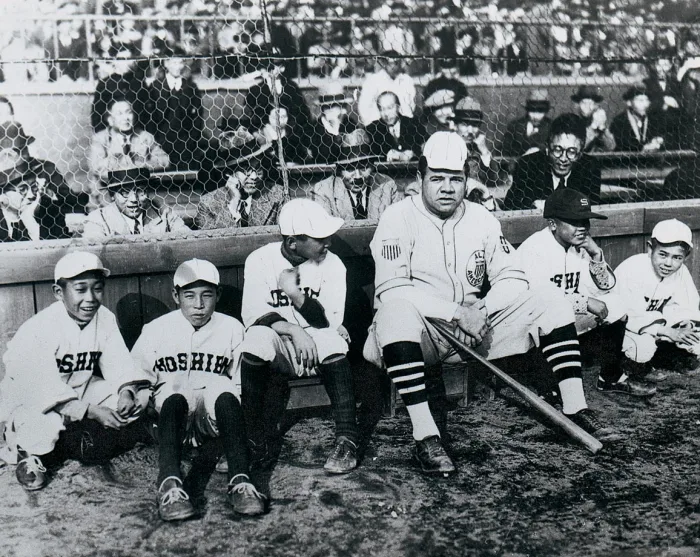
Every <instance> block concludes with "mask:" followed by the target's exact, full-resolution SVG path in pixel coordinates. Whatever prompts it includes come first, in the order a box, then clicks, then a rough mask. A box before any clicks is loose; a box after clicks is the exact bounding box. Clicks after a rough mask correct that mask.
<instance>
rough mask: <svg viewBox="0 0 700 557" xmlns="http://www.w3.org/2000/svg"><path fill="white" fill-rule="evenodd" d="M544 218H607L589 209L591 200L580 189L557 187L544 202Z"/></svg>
mask: <svg viewBox="0 0 700 557" xmlns="http://www.w3.org/2000/svg"><path fill="white" fill-rule="evenodd" d="M543 216H544V218H546V219H550V218H557V219H562V220H585V219H604V220H605V219H607V218H608V217H606V216H605V215H601V214H600V213H594V212H593V211H591V200H590V199H588V197H586V196H585V195H584V194H582V193H581V192H580V191H576V190H573V189H571V188H557V189H556V190H554V193H553V194H552V195H550V196H549V197H548V198H547V200H546V201H545V202H544V214H543Z"/></svg>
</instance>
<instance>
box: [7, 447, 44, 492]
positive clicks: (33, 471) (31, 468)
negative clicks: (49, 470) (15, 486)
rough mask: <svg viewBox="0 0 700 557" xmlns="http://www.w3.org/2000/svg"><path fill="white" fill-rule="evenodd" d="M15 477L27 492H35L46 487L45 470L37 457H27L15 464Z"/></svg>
mask: <svg viewBox="0 0 700 557" xmlns="http://www.w3.org/2000/svg"><path fill="white" fill-rule="evenodd" d="M15 475H16V476H17V481H18V482H19V483H20V485H21V486H22V487H23V488H24V489H26V490H27V491H37V490H38V489H41V488H42V487H44V486H45V485H46V482H47V478H46V468H44V465H43V464H42V462H41V459H40V458H39V457H38V456H34V455H29V456H27V457H25V458H23V459H22V460H20V461H19V462H18V463H17V468H16V469H15Z"/></svg>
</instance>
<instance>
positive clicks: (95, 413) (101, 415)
mask: <svg viewBox="0 0 700 557" xmlns="http://www.w3.org/2000/svg"><path fill="white" fill-rule="evenodd" d="M87 417H88V418H90V419H91V420H95V421H96V422H97V423H98V424H100V425H102V426H104V427H108V428H110V429H119V428H121V427H122V426H123V425H124V424H125V423H126V420H124V418H122V417H121V416H120V415H119V414H118V412H117V411H116V410H112V409H111V408H107V407H105V406H97V405H96V404H91V405H90V406H88V411H87Z"/></svg>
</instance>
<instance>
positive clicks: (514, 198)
mask: <svg viewBox="0 0 700 557" xmlns="http://www.w3.org/2000/svg"><path fill="white" fill-rule="evenodd" d="M585 142H586V122H585V121H584V120H583V118H581V117H580V116H577V115H576V114H571V113H567V114H562V115H561V116H558V117H557V118H555V119H554V121H553V122H552V126H551V128H550V132H549V139H548V140H547V146H546V147H545V149H544V150H542V151H536V152H534V153H531V154H529V155H525V156H524V157H522V158H521V159H520V160H519V161H518V162H517V163H516V166H515V170H514V172H513V185H512V186H511V187H510V189H509V190H508V193H507V194H506V198H505V200H504V201H503V209H504V210H515V209H535V208H537V209H542V208H543V207H544V200H545V199H547V198H548V197H549V196H550V194H551V193H552V192H553V191H554V190H556V189H558V188H572V189H575V190H576V191H580V192H581V193H583V194H584V195H585V196H586V197H588V198H589V199H590V200H591V203H592V204H594V205H598V204H600V182H601V177H600V165H599V164H598V161H596V159H594V158H593V157H591V156H590V155H587V154H585V153H584V152H583V147H584V145H585Z"/></svg>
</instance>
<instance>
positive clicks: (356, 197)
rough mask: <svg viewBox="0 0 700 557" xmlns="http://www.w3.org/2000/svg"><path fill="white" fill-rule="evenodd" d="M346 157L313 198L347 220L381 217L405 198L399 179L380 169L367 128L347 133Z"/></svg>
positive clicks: (315, 187)
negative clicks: (377, 165)
mask: <svg viewBox="0 0 700 557" xmlns="http://www.w3.org/2000/svg"><path fill="white" fill-rule="evenodd" d="M340 148H341V153H342V156H343V159H342V160H339V161H338V162H337V163H336V172H335V173H334V174H333V176H329V177H328V178H326V179H324V180H321V181H320V182H319V183H318V184H316V185H315V186H314V187H313V189H312V190H311V199H313V200H314V201H316V202H317V203H319V204H320V205H321V206H322V207H324V208H325V209H326V211H328V213H330V214H331V215H333V216H334V217H341V218H343V219H345V220H365V219H368V220H377V219H379V217H380V216H381V214H382V213H383V212H384V210H385V209H386V208H387V207H388V206H389V205H391V204H392V203H396V202H397V201H400V200H401V199H402V198H403V194H402V193H401V192H399V189H398V187H397V185H396V182H394V180H393V179H392V178H389V176H386V175H384V174H380V173H379V172H377V171H376V169H375V167H374V164H373V161H374V160H376V159H377V155H375V154H373V153H372V149H371V146H370V140H369V136H368V135H367V132H366V131H365V130H356V131H354V132H352V133H349V134H346V135H345V136H344V137H343V141H342V143H341V146H340Z"/></svg>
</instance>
